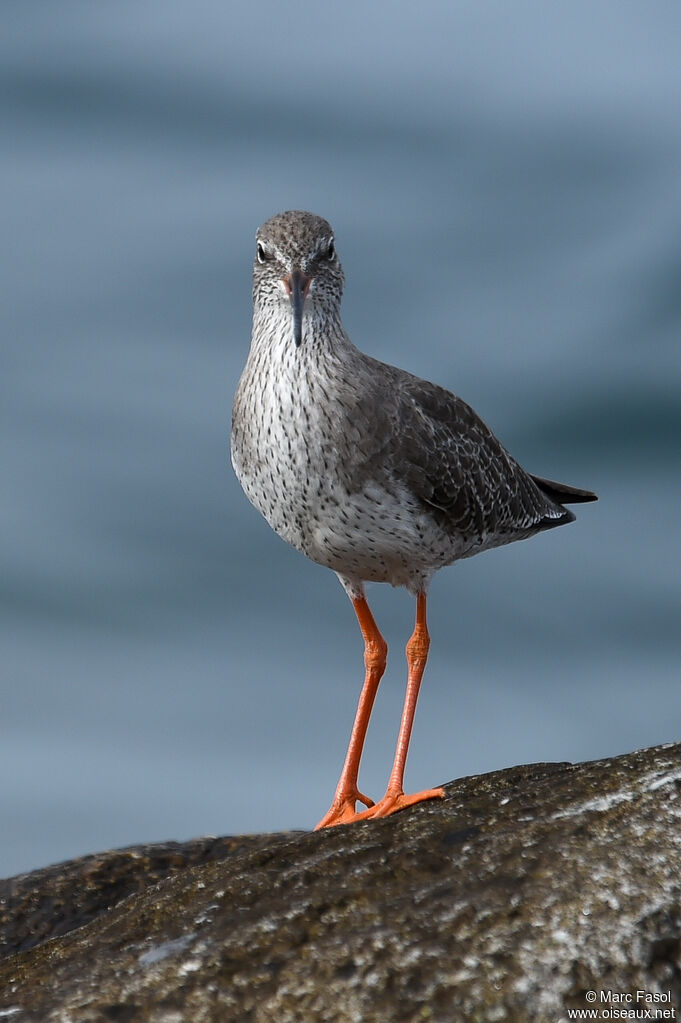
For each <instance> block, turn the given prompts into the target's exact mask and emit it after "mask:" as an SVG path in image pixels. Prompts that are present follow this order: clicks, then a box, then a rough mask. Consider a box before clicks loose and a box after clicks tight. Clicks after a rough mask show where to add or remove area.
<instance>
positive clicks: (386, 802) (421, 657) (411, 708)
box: [354, 593, 444, 820]
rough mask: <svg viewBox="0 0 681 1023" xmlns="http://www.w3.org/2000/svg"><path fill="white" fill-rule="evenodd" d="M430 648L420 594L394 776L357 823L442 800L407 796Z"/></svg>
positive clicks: (430, 793) (427, 793)
mask: <svg viewBox="0 0 681 1023" xmlns="http://www.w3.org/2000/svg"><path fill="white" fill-rule="evenodd" d="M429 648H430V636H429V635H428V627H427V626H426V595H425V593H419V595H418V596H417V598H416V625H415V626H414V632H413V634H412V637H411V639H410V640H409V642H408V643H407V665H408V669H409V674H408V678H407V693H406V696H405V699H404V709H403V710H402V720H401V721H400V732H399V735H398V737H397V748H396V750H395V760H394V762H393V769H392V771H391V772H390V779H389V781H388V788H387V790H386V793H385V795H384V797H383V799H381V801H380V802H379V803H376V805H375V806H371V807H369V809H368V810H364V811H362V813H359V814H357V815H356V817H355V818H354V819H355V820H365V819H367V818H369V817H370V818H372V819H375V818H377V817H389V816H390V814H391V813H397V811H398V810H403V809H404V808H405V807H406V806H413V804H414V803H421V802H423V800H425V799H434V798H442V797H443V796H444V790H443V789H425V790H424V791H423V792H415V793H413V794H412V795H409V796H405V794H404V788H403V784H404V768H405V765H406V762H407V751H408V749H409V739H410V738H411V729H412V725H413V724H414V713H415V711H416V700H417V699H418V695H419V688H420V686H421V679H422V678H423V672H424V670H425V667H426V660H427V659H428V650H429Z"/></svg>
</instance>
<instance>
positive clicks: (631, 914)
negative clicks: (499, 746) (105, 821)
mask: <svg viewBox="0 0 681 1023" xmlns="http://www.w3.org/2000/svg"><path fill="white" fill-rule="evenodd" d="M446 793H447V795H446V799H445V800H442V801H433V802H430V803H426V804H422V805H420V806H417V807H414V808H413V809H411V810H406V811H404V812H402V813H400V814H397V815H396V816H394V817H391V818H388V819H386V820H381V821H375V822H371V821H368V822H364V823H360V824H354V825H351V826H349V827H341V828H334V829H332V830H329V831H324V832H318V833H304V834H303V833H290V834H284V835H261V836H246V837H243V838H232V839H202V840H199V841H196V842H189V843H186V844H185V845H175V844H172V843H170V844H167V845H160V846H147V847H137V848H135V849H129V850H122V851H117V852H111V853H104V854H101V855H99V856H95V857H92V856H90V857H85V858H84V859H82V860H76V861H73V862H71V863H67V864H61V865H59V866H56V867H51V868H48V869H47V870H43V871H36V872H35V873H33V874H28V875H23V876H21V877H18V878H13V879H11V880H10V881H6V882H2V883H1V885H0V925H1V929H2V935H1V936H2V939H3V940H4V950H5V958H4V960H3V961H2V962H0V1020H5V1019H9V1020H11V1021H12V1023H33V1021H40V1023H107V1021H122V1023H137V1021H140V1023H142V1021H154V1023H185V1021H186V1023H204V1021H206V1023H208V1021H211V1023H212V1021H215V1023H228V1021H232V1020H233V1021H239V1023H271V1021H277V1023H287V1021H291V1023H293V1021H296V1023H297V1021H300V1023H312V1021H334V1023H335V1021H337V1023H346V1021H348V1023H349V1021H358V1023H365V1021H366V1023H373V1021H381V1023H384V1021H404V1023H407V1021H409V1023H412V1021H414V1023H415V1021H421V1020H423V1021H426V1020H427V1021H442V1023H449V1021H458V1020H463V1021H468V1020H470V1021H487V1020H510V1021H518V1023H520V1021H522V1023H526V1021H528V1020H539V1021H543V1020H546V1021H551V1023H556V1021H560V1020H567V1019H568V1018H569V1015H568V1013H569V1010H571V1009H586V1008H589V1007H593V1005H594V1004H595V1003H589V1002H588V1001H587V992H588V991H595V992H596V993H597V994H596V997H597V999H598V1006H600V1007H601V1009H604V1008H608V1007H609V1008H610V1009H612V1007H613V1004H616V1003H613V1001H610V1002H609V1003H603V1002H602V1001H601V998H602V996H601V994H600V993H601V992H608V991H609V992H614V993H615V994H616V995H619V996H622V995H624V996H627V995H631V996H632V998H633V999H634V1000H635V999H636V997H637V995H636V992H637V991H639V990H640V991H645V992H647V993H648V995H649V996H650V998H652V997H654V996H657V997H659V998H662V999H667V998H669V999H670V1000H669V1001H662V1002H658V1003H657V1008H662V1009H665V1010H667V1011H670V1010H671V1011H673V1010H676V1017H674V1016H672V1015H668V1016H667V1017H666V1018H667V1019H671V1018H679V1017H680V1016H681V1013H680V1012H679V1009H681V745H669V746H663V747H658V748H655V749H650V750H644V751H642V752H639V753H633V754H630V755H628V756H622V757H617V758H614V759H610V760H602V761H597V762H595V763H589V764H578V765H574V766H573V765H570V764H534V765H530V766H527V767H516V768H512V769H510V770H506V771H499V772H496V773H494V774H489V775H483V776H480V777H475V778H464V779H462V780H460V781H456V782H452V783H451V784H450V785H448V786H446ZM619 1004H620V1005H621V1004H622V1003H621V1002H620V1003H619ZM627 1004H628V1007H629V1008H632V1007H633V1008H636V1002H635V1001H634V1003H633V1006H632V1004H631V1003H626V1002H625V1005H627ZM638 1004H639V1007H641V1006H643V1007H645V1006H647V1007H648V1008H650V1007H651V1004H652V1003H651V1002H643V1001H641V1002H639V1003H638ZM601 1018H606V1017H601Z"/></svg>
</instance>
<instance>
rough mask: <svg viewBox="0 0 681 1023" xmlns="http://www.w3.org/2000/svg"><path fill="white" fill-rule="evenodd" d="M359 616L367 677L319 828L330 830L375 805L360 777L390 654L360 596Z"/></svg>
mask: <svg viewBox="0 0 681 1023" xmlns="http://www.w3.org/2000/svg"><path fill="white" fill-rule="evenodd" d="M352 605H353V607H354V609H355V614H356V615H357V621H358V622H359V627H360V629H361V630H362V636H363V637H364V664H365V667H366V675H365V677H364V685H363V687H362V692H361V694H360V697H359V704H358V705H357V714H356V715H355V723H354V725H353V726H352V733H351V735H350V742H349V744H348V752H347V753H346V755H345V763H344V765H343V770H342V771H341V776H340V779H339V781H338V786H337V788H336V794H335V796H334V797H333V802H332V804H331V807H330V808H329V811H328V813H326V814H325V815H324V817H322V819H321V820H320V822H319V824H318V825H317V828H316V829H315V830H318V829H319V828H328V827H331V826H332V825H333V824H349V823H350V822H351V821H353V820H356V819H357V814H356V812H355V803H356V802H357V800H359V802H360V803H364V805H365V806H369V807H371V806H373V805H374V803H373V800H371V799H369V798H368V797H367V796H363V795H362V793H361V792H360V791H359V789H358V788H357V777H358V775H359V762H360V759H361V756H362V748H363V746H364V739H365V737H366V734H367V728H368V725H369V717H370V715H371V709H372V707H373V705H374V699H375V698H376V692H377V690H378V683H379V682H380V681H381V678H382V677H383V672H384V671H385V661H386V657H387V654H388V645H387V643H386V641H385V640H384V639H383V636H382V635H381V634H380V632H379V631H378V626H377V625H376V622H375V621H374V616H373V615H372V613H371V611H370V610H369V605H368V604H367V602H366V598H365V597H357V598H355V599H354V600H353V601H352Z"/></svg>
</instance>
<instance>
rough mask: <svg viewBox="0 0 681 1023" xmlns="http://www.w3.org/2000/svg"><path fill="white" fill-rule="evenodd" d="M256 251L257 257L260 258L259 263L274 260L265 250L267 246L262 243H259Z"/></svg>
mask: <svg viewBox="0 0 681 1023" xmlns="http://www.w3.org/2000/svg"><path fill="white" fill-rule="evenodd" d="M255 251H256V255H257V257H258V262H259V263H266V262H267V261H268V259H271V258H272V257H271V256H270V255H269V254H268V252H267V251H266V250H265V246H264V245H263V243H262V242H258V245H257V248H256V250H255Z"/></svg>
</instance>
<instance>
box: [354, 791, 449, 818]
mask: <svg viewBox="0 0 681 1023" xmlns="http://www.w3.org/2000/svg"><path fill="white" fill-rule="evenodd" d="M444 795H445V790H444V789H424V790H423V792H412V793H411V794H410V795H408V796H407V795H405V794H404V792H401V791H398V792H391V791H390V789H388V791H387V792H386V794H385V795H384V796H383V799H381V800H379V802H378V803H376V804H375V805H374V806H370V807H369V808H368V810H362V812H361V813H356V814H355V815H354V817H353V818H352V819H353V820H355V821H366V820H377V819H378V818H379V817H390V815H391V814H393V813H397V812H398V811H399V810H405V809H406V808H407V807H408V806H414V805H415V804H416V803H423V802H425V800H426V799H444Z"/></svg>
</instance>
